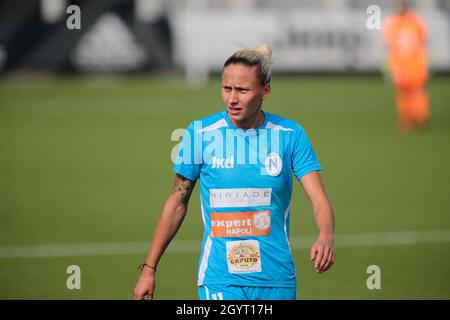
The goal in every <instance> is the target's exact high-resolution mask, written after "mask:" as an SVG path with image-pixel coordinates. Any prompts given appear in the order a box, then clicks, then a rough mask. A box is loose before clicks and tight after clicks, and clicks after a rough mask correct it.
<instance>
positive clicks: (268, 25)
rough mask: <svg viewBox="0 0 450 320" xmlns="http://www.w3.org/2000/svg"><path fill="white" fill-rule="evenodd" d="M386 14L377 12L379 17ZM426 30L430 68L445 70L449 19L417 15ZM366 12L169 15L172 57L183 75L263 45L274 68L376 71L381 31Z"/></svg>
mask: <svg viewBox="0 0 450 320" xmlns="http://www.w3.org/2000/svg"><path fill="white" fill-rule="evenodd" d="M387 14H388V12H386V13H385V12H382V16H381V17H382V18H384V17H385V16H386V15H387ZM420 14H421V15H422V16H423V18H424V19H425V21H426V23H427V26H428V29H429V42H428V44H429V46H428V48H429V54H430V63H431V65H432V68H433V69H436V70H450V33H449V31H450V28H449V20H448V19H449V17H448V16H446V14H445V13H444V12H440V11H427V12H421V13H420ZM368 18H369V15H368V14H367V13H366V11H365V10H364V11H357V10H344V9H343V10H340V11H335V10H333V11H326V10H319V9H309V10H298V9H297V10H291V11H279V12H277V11H274V10H271V11H257V10H251V11H250V10H248V11H233V12H230V11H224V10H206V9H203V10H196V11H193V10H188V11H178V12H174V13H173V14H172V15H171V19H170V21H171V26H172V31H173V37H174V38H173V39H174V43H173V44H174V61H175V63H176V64H177V65H178V66H181V67H182V68H184V69H185V70H186V73H187V75H188V77H191V78H195V77H197V78H202V77H205V76H207V74H208V73H209V72H210V71H219V70H221V68H222V65H223V62H224V61H225V59H226V58H227V57H228V56H229V55H230V54H231V53H232V52H234V51H235V50H238V49H240V48H241V47H242V46H246V47H252V46H256V45H258V44H260V43H268V44H269V45H271V46H272V48H273V59H274V63H273V69H274V70H275V71H289V72H295V71H337V72H339V71H376V70H379V69H380V66H381V65H382V64H383V63H384V62H385V61H386V58H385V54H386V53H385V48H384V44H383V41H382V39H381V30H376V29H375V30H369V29H368V27H367V24H366V23H367V19H368Z"/></svg>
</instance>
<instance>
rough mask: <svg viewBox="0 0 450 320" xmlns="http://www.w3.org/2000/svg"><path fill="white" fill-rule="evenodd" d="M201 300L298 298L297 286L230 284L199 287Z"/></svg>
mask: <svg viewBox="0 0 450 320" xmlns="http://www.w3.org/2000/svg"><path fill="white" fill-rule="evenodd" d="M198 297H199V299H200V300H296V299H297V288H295V287H291V288H289V287H286V288H284V287H253V286H252V287H250V286H235V285H228V284H218V285H217V284H216V285H203V286H200V287H198Z"/></svg>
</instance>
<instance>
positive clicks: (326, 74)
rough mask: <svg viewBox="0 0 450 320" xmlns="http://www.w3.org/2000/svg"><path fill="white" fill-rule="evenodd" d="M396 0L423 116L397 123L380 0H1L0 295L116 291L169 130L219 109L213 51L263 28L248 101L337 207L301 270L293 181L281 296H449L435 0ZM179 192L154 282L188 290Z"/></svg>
mask: <svg viewBox="0 0 450 320" xmlns="http://www.w3.org/2000/svg"><path fill="white" fill-rule="evenodd" d="M411 4H412V6H413V9H414V10H415V11H416V12H417V13H418V14H420V16H421V17H422V18H423V19H424V21H425V23H426V26H427V29H428V39H427V52H428V62H429V81H428V84H427V87H426V89H427V92H428V94H429V97H430V118H429V125H428V127H426V128H424V129H422V130H419V131H413V132H411V133H410V134H407V135H406V134H401V133H400V132H399V131H398V129H397V111H396V92H395V88H394V85H393V83H392V81H391V80H390V77H389V74H388V72H387V69H388V68H387V61H388V59H387V50H386V46H385V44H384V43H383V39H382V35H381V30H380V27H381V26H382V22H383V21H384V20H385V18H386V17H387V16H389V15H390V14H391V13H392V12H393V11H395V8H396V2H395V1H389V0H383V1H381V0H320V1H319V0H278V1H276V0H228V1H226V0H203V1H202V0H165V1H164V0H98V1H87V0H85V1H69V0H28V1H25V0H0V298H1V299H131V298H132V297H133V288H134V285H135V283H136V281H137V279H138V276H139V271H138V269H137V266H138V265H139V264H140V263H142V262H143V260H144V259H145V256H146V254H147V250H148V248H149V245H150V240H151V237H152V235H153V230H154V228H155V225H156V222H157V221H158V218H159V214H160V212H161V209H162V206H163V205H164V202H165V200H166V198H167V196H168V195H169V194H170V192H171V187H172V183H173V179H174V174H173V171H172V162H171V153H172V152H173V150H174V148H175V147H176V145H177V143H178V141H179V140H178V137H174V138H172V133H173V132H174V130H176V129H178V128H185V127H186V126H187V125H188V124H189V123H190V122H191V121H193V120H195V119H199V118H202V117H204V116H207V115H209V114H212V113H216V112H218V111H220V110H222V109H223V105H222V101H221V97H220V72H221V69H222V65H223V63H224V61H225V60H226V59H227V58H228V56H230V55H231V54H232V53H233V52H234V51H236V50H239V49H241V48H243V47H255V46H258V45H259V44H261V43H267V44H269V45H270V46H271V47H272V50H273V63H272V68H273V76H272V95H271V97H270V99H268V100H267V101H266V102H265V105H264V109H265V110H267V111H268V112H270V113H276V114H279V115H282V116H284V117H288V118H292V119H294V120H296V121H298V122H299V123H300V124H301V125H302V126H303V127H304V128H305V129H306V131H307V132H308V135H309V137H310V139H311V141H312V143H313V145H314V148H315V150H316V152H317V154H318V156H319V159H320V161H321V163H322V165H323V167H324V170H323V172H322V176H323V179H324V182H325V185H326V188H327V191H328V194H329V197H330V199H331V201H332V204H333V206H334V209H335V214H336V220H337V224H336V251H337V262H336V264H335V265H334V267H333V268H332V269H331V270H330V271H329V272H327V273H325V274H317V273H315V272H314V269H313V266H312V264H311V263H310V262H309V258H308V254H309V246H310V245H311V244H312V241H313V239H314V235H315V234H316V233H317V230H316V227H315V224H314V218H313V213H312V209H311V206H310V204H309V202H308V200H307V198H306V197H305V195H304V193H303V190H302V188H301V186H300V185H299V184H295V188H294V194H293V202H292V206H291V208H292V209H291V244H292V249H293V255H294V259H295V263H296V267H297V276H298V289H299V290H298V295H299V299H449V298H450V288H449V285H450V257H449V252H450V202H449V200H448V199H449V190H450V168H449V165H448V164H449V163H450V148H449V147H450V144H449V142H450V77H449V75H450V1H448V0H422V1H411ZM374 6H375V7H374ZM377 8H378V9H379V18H380V19H379V21H380V23H379V24H377V16H376V13H377V12H378V11H377ZM374 10H375V11H374ZM374 14H375V16H373V15H374ZM368 21H370V23H369V22H368ZM198 199H199V194H198V187H197V188H196V189H195V191H194V194H193V196H192V198H191V201H190V207H189V212H188V215H187V217H186V219H185V221H184V223H183V225H182V227H181V229H180V231H179V233H178V234H177V236H176V238H175V240H174V242H173V243H172V244H171V246H170V247H169V249H168V251H167V253H166V254H165V255H164V256H163V258H162V259H161V262H160V265H159V268H158V277H157V288H156V294H155V298H156V299H196V298H197V291H196V281H197V280H196V277H197V275H196V274H197V263H198V258H199V254H200V245H201V235H202V232H203V225H202V221H201V215H200V208H199V201H198ZM70 265H77V266H79V267H80V270H81V288H80V289H73V290H70V289H69V288H68V287H67V280H68V278H69V277H70V274H69V273H67V272H66V271H67V268H68V266H70ZM371 265H376V266H379V267H380V270H381V288H380V289H373V290H370V289H369V288H368V287H367V279H368V278H369V276H370V274H369V273H367V268H368V267H369V266H371Z"/></svg>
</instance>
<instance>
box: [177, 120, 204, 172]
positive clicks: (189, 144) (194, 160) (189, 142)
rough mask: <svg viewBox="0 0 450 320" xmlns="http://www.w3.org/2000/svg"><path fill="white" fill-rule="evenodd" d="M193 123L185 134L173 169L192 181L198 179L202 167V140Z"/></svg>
mask: <svg viewBox="0 0 450 320" xmlns="http://www.w3.org/2000/svg"><path fill="white" fill-rule="evenodd" d="M196 135H198V133H196V132H195V131H194V125H193V123H191V124H190V125H189V126H188V128H187V129H186V132H185V133H184V135H183V139H182V141H181V145H180V149H179V151H178V155H177V158H176V160H175V164H174V166H173V171H175V173H177V174H179V175H181V176H183V177H185V178H187V179H189V180H192V181H195V180H197V178H198V176H199V174H200V169H201V146H200V145H199V143H201V140H200V139H199V138H198V137H197V136H196Z"/></svg>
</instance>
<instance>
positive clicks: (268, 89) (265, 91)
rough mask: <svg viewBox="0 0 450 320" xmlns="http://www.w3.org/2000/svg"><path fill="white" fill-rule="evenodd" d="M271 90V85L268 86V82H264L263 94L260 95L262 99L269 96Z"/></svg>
mask: <svg viewBox="0 0 450 320" xmlns="http://www.w3.org/2000/svg"><path fill="white" fill-rule="evenodd" d="M271 92H272V88H271V86H270V83H266V84H265V85H264V89H263V96H262V98H263V99H266V98H267V97H269V96H270V93H271Z"/></svg>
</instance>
